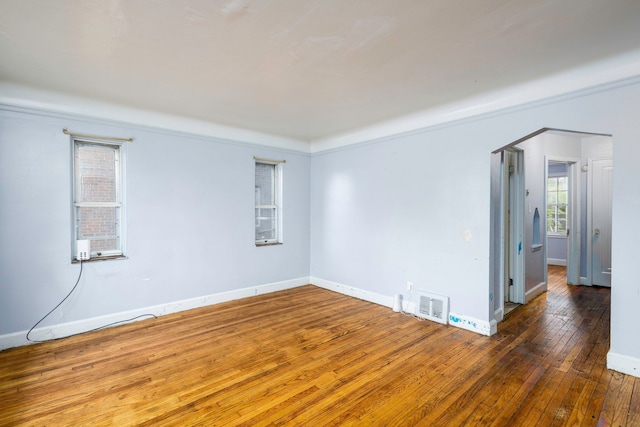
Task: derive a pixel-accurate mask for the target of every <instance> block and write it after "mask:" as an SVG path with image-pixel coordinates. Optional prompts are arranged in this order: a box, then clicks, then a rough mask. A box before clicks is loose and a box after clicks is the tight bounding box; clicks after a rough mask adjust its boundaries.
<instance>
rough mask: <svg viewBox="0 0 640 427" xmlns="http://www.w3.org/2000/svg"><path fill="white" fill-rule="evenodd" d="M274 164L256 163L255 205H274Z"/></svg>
mask: <svg viewBox="0 0 640 427" xmlns="http://www.w3.org/2000/svg"><path fill="white" fill-rule="evenodd" d="M275 168H276V166H275V165H268V164H263V163H256V188H255V191H256V205H275V204H276V203H275V191H274V184H275Z"/></svg>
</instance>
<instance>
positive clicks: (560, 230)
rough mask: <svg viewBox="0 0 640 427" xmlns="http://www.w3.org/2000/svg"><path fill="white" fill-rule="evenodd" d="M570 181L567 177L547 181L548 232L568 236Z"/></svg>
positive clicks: (556, 177)
mask: <svg viewBox="0 0 640 427" xmlns="http://www.w3.org/2000/svg"><path fill="white" fill-rule="evenodd" d="M567 184H568V181H567V177H566V176H554V177H549V178H548V179H547V232H549V233H550V234H562V235H565V234H567V200H568V199H567V198H568V194H569V192H568V187H567Z"/></svg>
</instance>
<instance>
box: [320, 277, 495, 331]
mask: <svg viewBox="0 0 640 427" xmlns="http://www.w3.org/2000/svg"><path fill="white" fill-rule="evenodd" d="M311 284H313V285H315V286H318V287H320V288H323V289H327V290H330V291H334V292H338V293H341V294H343V295H348V296H351V297H356V298H359V299H362V300H365V301H369V302H372V303H375V304H378V305H382V306H385V307H389V308H391V307H393V297H392V296H386V295H382V294H378V293H375V292H370V291H365V290H363V289H359V288H355V287H353V286H348V285H343V284H341V283H336V282H332V281H330V280H324V279H320V278H318V277H311ZM402 309H403V311H404V312H406V313H412V314H413V313H415V303H413V302H412V301H409V302H408V303H407V302H405V301H403V303H402ZM448 323H449V324H450V325H452V326H455V327H458V328H462V329H466V330H468V331H471V332H476V333H478V334H482V335H488V336H490V335H493V334H495V333H496V332H497V331H498V327H497V322H496V321H495V320H491V321H490V322H485V321H482V320H477V319H474V318H471V317H468V316H462V315H459V314H454V313H449V322H448Z"/></svg>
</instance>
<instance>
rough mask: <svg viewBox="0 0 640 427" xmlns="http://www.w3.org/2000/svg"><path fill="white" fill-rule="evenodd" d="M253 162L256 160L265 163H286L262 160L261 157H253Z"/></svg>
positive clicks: (283, 161) (284, 161)
mask: <svg viewBox="0 0 640 427" xmlns="http://www.w3.org/2000/svg"><path fill="white" fill-rule="evenodd" d="M253 160H257V161H259V162H266V163H287V161H286V160H271V159H263V158H262V157H256V156H253Z"/></svg>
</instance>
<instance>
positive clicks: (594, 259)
mask: <svg viewBox="0 0 640 427" xmlns="http://www.w3.org/2000/svg"><path fill="white" fill-rule="evenodd" d="M589 170H590V171H591V172H592V173H591V185H592V187H591V213H592V217H591V283H592V284H594V285H598V286H611V191H612V183H613V160H611V159H597V160H592V161H591V164H590V165H589Z"/></svg>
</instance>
